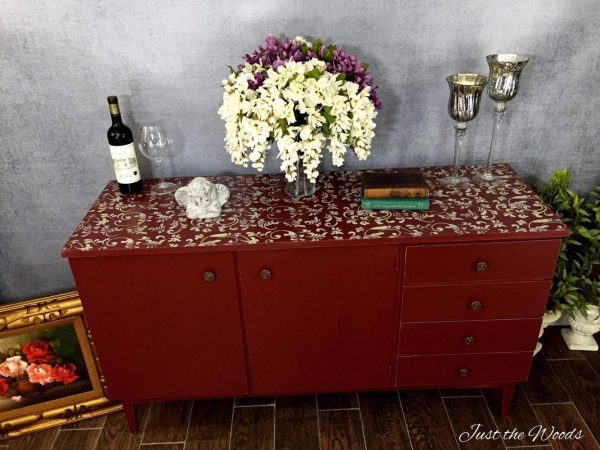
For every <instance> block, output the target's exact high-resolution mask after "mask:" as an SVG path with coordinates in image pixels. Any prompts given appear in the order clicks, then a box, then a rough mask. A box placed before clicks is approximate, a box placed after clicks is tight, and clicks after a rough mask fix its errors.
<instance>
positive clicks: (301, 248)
mask: <svg viewBox="0 0 600 450" xmlns="http://www.w3.org/2000/svg"><path fill="white" fill-rule="evenodd" d="M494 169H495V170H496V171H497V172H500V174H501V175H503V176H504V177H505V180H506V182H505V183H504V184H503V185H501V186H499V187H494V188H487V189H485V188H480V187H477V186H472V187H471V188H469V189H466V190H447V189H445V188H442V187H441V185H439V184H438V181H437V180H438V179H439V178H441V177H442V176H444V175H446V174H447V173H448V168H445V167H433V168H423V169H420V170H421V171H422V172H423V174H424V176H425V179H426V180H427V182H428V184H429V185H430V191H431V199H430V201H431V208H430V210H429V211H421V212H413V211H365V210H361V209H360V195H361V178H362V173H363V172H360V171H354V172H331V173H324V174H322V175H321V176H320V178H319V181H318V186H319V187H318V191H317V193H316V194H315V195H314V196H312V197H309V198H305V199H302V200H293V199H291V198H289V197H287V196H286V195H285V193H284V189H283V186H284V180H283V178H282V177H281V176H278V175H264V176H235V177H215V178H214V181H216V182H219V183H223V184H226V185H227V186H228V187H229V188H230V191H231V197H230V200H229V202H228V203H227V204H226V205H225V207H224V210H223V213H222V215H221V216H220V217H219V218H217V219H210V220H206V221H190V220H188V219H187V218H186V217H185V214H184V211H183V210H182V209H181V208H180V207H179V206H178V205H177V204H176V202H175V199H174V198H173V196H172V195H166V196H154V195H151V194H150V193H149V189H150V187H151V185H152V183H153V181H146V182H145V189H144V192H143V193H142V194H140V195H137V196H134V197H124V196H122V195H121V194H120V193H119V192H118V188H117V186H116V184H115V183H114V182H111V183H109V184H108V185H107V186H106V188H105V189H104V191H103V192H102V193H101V195H100V196H99V198H98V199H97V200H96V202H95V203H94V205H93V206H92V208H91V209H90V211H89V212H88V214H87V215H86V216H85V217H84V219H83V220H82V222H81V223H80V224H79V226H78V227H77V229H76V230H75V232H74V233H73V235H72V236H71V238H70V239H69V241H68V242H67V243H66V245H65V247H64V248H63V252H62V253H63V255H64V256H65V257H68V258H69V263H70V265H71V268H72V271H73V275H74V277H75V281H76V283H77V288H78V290H79V293H80V296H81V299H82V302H83V305H84V309H85V312H86V317H87V319H88V322H89V326H90V329H91V333H92V336H93V339H94V342H95V346H96V350H97V353H98V356H99V358H100V364H101V367H102V370H103V372H104V375H105V378H106V383H107V386H108V390H109V394H110V396H111V397H112V398H113V399H115V400H121V401H123V403H124V405H125V411H126V413H127V416H128V421H129V424H130V427H131V429H132V430H133V429H135V427H136V424H135V414H134V407H135V405H136V404H140V403H144V402H151V401H164V400H173V399H183V398H209V397H223V396H243V395H265V394H294V393H307V392H335V391H340V392H341V391H356V390H385V389H396V388H428V387H496V388H502V389H503V390H504V405H503V410H504V412H505V413H506V412H507V411H508V407H509V405H510V401H511V398H512V392H513V389H514V385H515V383H516V382H519V381H525V380H526V379H527V376H528V373H529V369H530V366H531V359H532V355H533V350H534V348H535V344H536V339H537V335H538V331H539V328H540V324H541V316H542V314H543V311H544V308H545V305H546V300H547V297H548V292H549V289H550V284H551V279H552V273H553V268H554V264H555V262H556V257H557V254H558V249H559V246H560V240H561V238H562V237H564V236H565V235H566V234H567V230H566V228H565V226H564V225H563V224H562V223H561V222H560V220H559V219H558V217H556V216H555V215H554V213H553V212H552V210H551V209H550V208H549V207H547V206H546V205H545V204H544V203H543V202H542V201H541V200H540V199H539V197H538V196H537V195H536V194H535V193H534V192H533V191H532V190H531V188H530V187H528V186H527V185H526V184H525V183H523V181H522V180H521V179H520V178H519V176H518V175H517V174H516V173H515V172H514V171H513V170H512V169H511V168H510V167H509V166H506V165H496V166H495V167H494ZM392 170H401V169H392ZM463 170H464V172H465V173H466V175H467V176H469V175H471V174H473V173H474V172H475V170H476V168H475V167H471V166H465V167H463ZM174 181H176V182H178V183H179V184H181V185H184V184H185V183H186V182H187V181H189V178H186V179H183V178H182V179H174Z"/></svg>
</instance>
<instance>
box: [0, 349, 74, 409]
mask: <svg viewBox="0 0 600 450" xmlns="http://www.w3.org/2000/svg"><path fill="white" fill-rule="evenodd" d="M0 361H2V362H0V397H4V398H12V399H13V400H17V401H18V400H20V398H21V396H22V395H27V394H31V393H33V392H35V391H39V390H41V389H42V388H44V387H51V386H56V385H61V384H63V385H64V384H70V383H72V382H73V381H75V380H77V379H78V378H79V375H78V374H77V367H76V366H75V364H73V363H70V362H64V361H62V359H61V358H60V357H58V356H57V355H56V353H55V352H54V350H53V349H52V347H51V346H50V344H48V343H47V342H45V341H43V340H41V339H38V340H35V341H32V342H28V343H26V344H25V345H23V347H22V348H21V347H17V348H16V349H11V350H10V351H9V352H8V355H1V356H0Z"/></svg>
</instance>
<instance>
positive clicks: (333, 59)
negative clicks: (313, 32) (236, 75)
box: [238, 36, 383, 110]
mask: <svg viewBox="0 0 600 450" xmlns="http://www.w3.org/2000/svg"><path fill="white" fill-rule="evenodd" d="M330 49H333V47H329V46H326V45H322V46H321V47H320V48H319V49H315V50H316V53H315V52H314V51H313V49H312V48H306V47H305V48H304V51H303V49H302V43H300V42H296V41H293V40H291V39H289V38H281V39H277V38H276V37H274V36H267V38H266V39H265V42H264V44H263V45H260V46H259V47H258V49H257V50H256V51H255V52H254V53H252V54H246V55H244V60H245V61H246V62H247V63H249V64H262V65H263V66H264V67H273V70H277V69H278V68H279V67H281V66H285V64H286V62H287V61H297V62H306V61H309V60H311V59H312V58H317V59H320V60H321V61H325V62H326V63H327V64H326V66H327V70H328V71H329V72H331V73H343V74H344V75H345V77H346V78H345V79H346V80H348V81H352V82H354V83H356V84H358V86H359V90H363V89H364V88H366V87H367V86H368V87H370V88H371V92H370V93H369V99H370V100H371V102H372V103H373V105H374V106H375V109H378V110H379V109H381V108H383V103H382V102H381V99H380V98H379V97H378V96H377V86H373V78H372V76H371V72H369V70H368V66H367V65H366V64H363V63H362V62H361V60H360V59H358V58H357V57H356V56H355V55H350V54H348V53H347V52H346V50H345V49H343V48H337V49H335V50H330ZM243 67H244V66H243V65H239V66H238V72H241V70H242V69H243ZM266 78H267V75H266V74H264V73H256V74H255V75H254V80H250V81H248V87H249V88H250V89H258V88H259V87H260V86H262V84H263V83H264V81H265V80H266Z"/></svg>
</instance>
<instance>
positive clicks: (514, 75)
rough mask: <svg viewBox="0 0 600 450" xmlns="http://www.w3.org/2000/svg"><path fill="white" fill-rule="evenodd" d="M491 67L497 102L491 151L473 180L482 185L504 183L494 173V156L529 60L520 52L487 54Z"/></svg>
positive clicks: (490, 92)
mask: <svg viewBox="0 0 600 450" xmlns="http://www.w3.org/2000/svg"><path fill="white" fill-rule="evenodd" d="M486 59H487V62H488V66H489V68H490V74H489V83H488V89H487V91H488V95H489V96H490V98H491V99H492V100H494V102H496V104H495V106H494V109H493V110H492V115H493V128H492V140H491V142H490V151H489V153H488V160H487V165H486V167H485V170H484V171H483V173H479V174H477V175H475V176H474V177H473V181H474V182H475V183H477V184H480V185H498V184H501V183H503V179H502V178H501V177H498V176H496V175H494V174H492V157H493V155H494V150H495V148H496V141H497V136H498V132H499V130H500V127H501V125H502V122H503V121H504V115H505V113H506V102H509V101H510V100H512V99H513V98H515V96H516V95H517V93H518V92H519V79H520V77H521V71H522V70H523V68H524V67H525V65H526V64H527V61H529V58H528V57H527V56H525V55H518V54H512V53H507V54H499V55H488V56H486Z"/></svg>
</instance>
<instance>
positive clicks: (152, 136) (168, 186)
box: [137, 125, 177, 194]
mask: <svg viewBox="0 0 600 450" xmlns="http://www.w3.org/2000/svg"><path fill="white" fill-rule="evenodd" d="M137 144H138V148H139V149H140V152H142V155H144V156H145V157H146V158H148V159H149V160H151V161H154V162H155V163H156V164H157V165H158V168H159V170H160V183H158V184H156V185H154V186H152V192H153V193H155V194H169V193H170V192H173V191H174V190H175V189H176V188H177V185H176V184H175V183H171V182H169V181H165V176H164V173H163V167H162V162H163V159H165V158H167V157H168V156H169V153H170V151H171V149H172V147H173V141H172V140H171V138H169V137H167V135H166V133H165V132H164V130H163V129H162V127H161V126H160V125H151V126H141V127H140V134H139V140H138V143H137Z"/></svg>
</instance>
